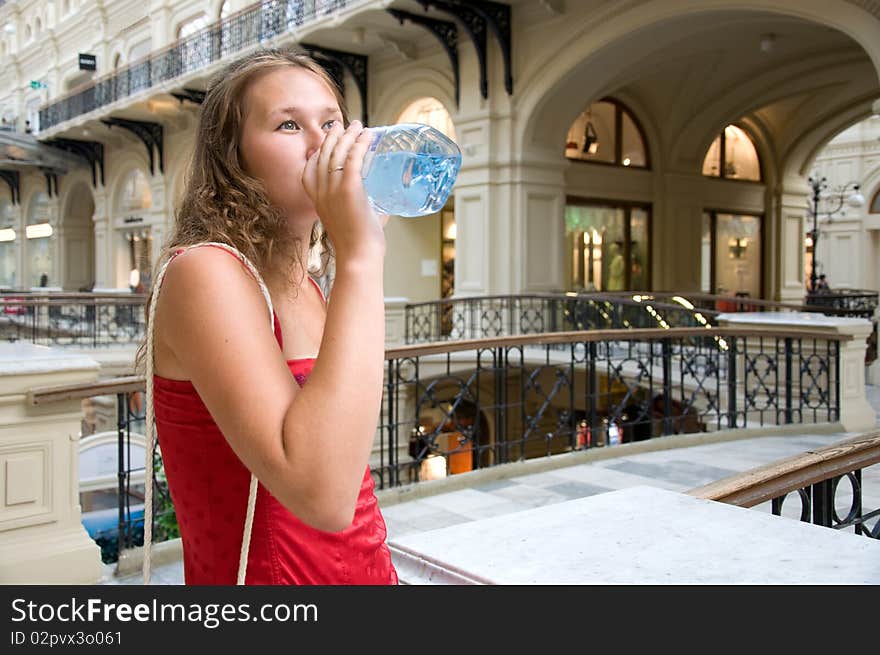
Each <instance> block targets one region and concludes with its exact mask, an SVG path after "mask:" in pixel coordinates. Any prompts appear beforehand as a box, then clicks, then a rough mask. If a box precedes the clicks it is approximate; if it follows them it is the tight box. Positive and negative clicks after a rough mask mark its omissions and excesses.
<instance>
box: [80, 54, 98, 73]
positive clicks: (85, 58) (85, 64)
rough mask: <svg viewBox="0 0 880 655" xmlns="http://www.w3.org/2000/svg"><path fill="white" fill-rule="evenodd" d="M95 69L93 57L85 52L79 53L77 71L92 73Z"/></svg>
mask: <svg viewBox="0 0 880 655" xmlns="http://www.w3.org/2000/svg"><path fill="white" fill-rule="evenodd" d="M96 67H97V63H96V60H95V55H90V54H88V53H86V52H81V53H79V69H80V70H81V71H93V70H95V68H96Z"/></svg>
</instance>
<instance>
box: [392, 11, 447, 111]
mask: <svg viewBox="0 0 880 655" xmlns="http://www.w3.org/2000/svg"><path fill="white" fill-rule="evenodd" d="M385 11H387V12H388V13H389V14H391V15H392V16H394V17H395V18H396V19H397V20H398V21H400V24H401V25H403V23H404V22H405V21H410V22H411V23H415V24H416V25H421V26H422V27H424V28H425V29H427V30H428V31H429V32H431V33H432V34H433V35H434V36H435V37H437V39H438V40H439V41H440V45H442V46H443V49H444V50H445V51H446V54H447V55H448V56H449V62H450V63H451V64H452V74H453V76H454V79H455V106H456V107H458V105H459V97H460V88H461V78H460V76H459V72H458V27H457V26H456V25H455V23H452V22H450V21H446V20H437V19H436V18H427V17H426V16H420V15H418V14H411V13H409V12H408V11H400V10H399V9H386V10H385Z"/></svg>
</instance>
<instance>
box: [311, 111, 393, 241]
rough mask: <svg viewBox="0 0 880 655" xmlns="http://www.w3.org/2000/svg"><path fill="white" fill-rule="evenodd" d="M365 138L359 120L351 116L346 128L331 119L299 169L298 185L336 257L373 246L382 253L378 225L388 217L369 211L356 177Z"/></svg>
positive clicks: (366, 133) (367, 142)
mask: <svg viewBox="0 0 880 655" xmlns="http://www.w3.org/2000/svg"><path fill="white" fill-rule="evenodd" d="M370 138H371V137H370V133H369V130H366V129H364V127H363V125H362V124H361V123H360V121H352V122H351V124H350V125H349V126H348V129H346V130H343V129H342V126H341V124H340V123H336V124H334V125H333V127H331V128H330V131H329V132H328V133H327V136H326V137H325V138H324V142H323V143H322V144H321V147H320V148H319V149H318V150H317V151H315V153H314V154H313V155H312V156H311V157H310V158H309V160H308V161H307V162H306V166H305V169H304V170H303V178H302V181H303V188H304V189H305V191H306V193H307V194H308V195H309V197H310V198H311V200H312V203H313V204H314V205H315V210H316V211H317V212H318V217H319V218H320V219H321V224H322V225H323V226H324V228H325V229H326V230H327V234H328V235H329V237H330V240H331V241H332V242H333V247H334V249H335V251H336V255H337V257H352V256H357V255H359V254H370V253H374V252H376V251H377V250H378V252H380V253H381V254H384V253H385V235H384V233H383V230H382V228H384V226H385V224H386V223H387V222H388V216H385V215H381V216H379V215H377V214H376V213H375V212H373V210H372V208H371V207H370V202H369V200H368V199H367V194H366V191H365V190H364V183H363V180H362V178H361V168H362V167H363V161H364V154H365V153H366V151H367V148H368V147H369V145H370Z"/></svg>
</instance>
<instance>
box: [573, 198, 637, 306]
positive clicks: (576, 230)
mask: <svg viewBox="0 0 880 655" xmlns="http://www.w3.org/2000/svg"><path fill="white" fill-rule="evenodd" d="M650 216H651V212H650V207H649V206H646V205H636V204H631V203H608V202H601V203H599V202H597V203H591V202H580V201H574V202H571V201H570V202H569V204H568V205H567V206H566V208H565V234H566V244H567V252H568V263H567V267H566V268H567V271H568V276H567V277H568V285H567V287H568V289H569V290H573V291H583V290H585V291H630V290H648V289H649V288H650V279H649V261H648V258H649V253H650V248H649V243H648V235H649V233H650V229H649V224H650Z"/></svg>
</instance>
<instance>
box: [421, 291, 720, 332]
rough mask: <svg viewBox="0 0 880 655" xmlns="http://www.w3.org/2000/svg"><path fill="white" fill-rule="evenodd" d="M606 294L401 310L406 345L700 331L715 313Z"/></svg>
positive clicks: (449, 302) (482, 299)
mask: <svg viewBox="0 0 880 655" xmlns="http://www.w3.org/2000/svg"><path fill="white" fill-rule="evenodd" d="M638 298H639V299H638V300H636V299H633V297H624V296H617V295H609V294H600V293H597V294H524V295H506V296H479V297H465V298H447V299H443V300H434V301H430V302H423V303H413V304H409V305H407V306H406V308H405V319H406V334H405V338H406V343H425V342H435V341H444V340H450V341H453V340H457V339H488V338H492V337H502V336H513V335H519V334H540V333H543V332H565V331H572V330H610V329H623V328H626V329H629V328H654V327H662V328H667V327H705V326H706V325H709V324H710V323H711V318H712V317H713V316H714V315H715V314H716V313H717V312H715V311H713V310H707V311H703V312H700V311H694V310H693V309H692V308H687V307H684V306H682V305H679V304H672V303H664V302H657V301H656V300H653V299H652V300H648V299H646V300H644V301H642V300H641V297H638Z"/></svg>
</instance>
